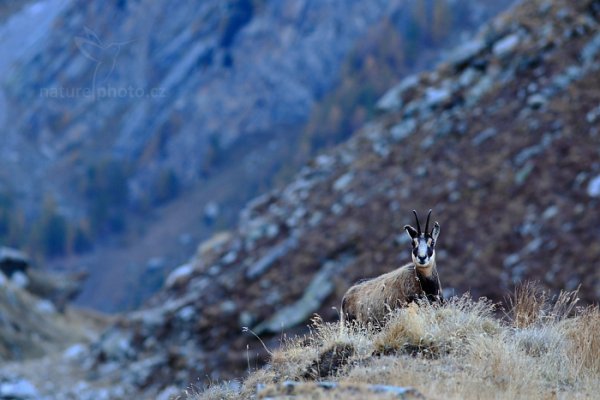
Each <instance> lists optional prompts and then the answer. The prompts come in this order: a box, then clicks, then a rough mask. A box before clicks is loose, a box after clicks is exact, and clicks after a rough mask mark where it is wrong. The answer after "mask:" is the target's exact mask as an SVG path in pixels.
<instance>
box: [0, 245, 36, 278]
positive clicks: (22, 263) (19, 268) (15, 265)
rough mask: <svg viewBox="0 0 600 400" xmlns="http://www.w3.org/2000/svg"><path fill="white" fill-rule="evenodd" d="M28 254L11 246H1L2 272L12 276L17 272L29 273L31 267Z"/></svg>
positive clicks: (0, 261)
mask: <svg viewBox="0 0 600 400" xmlns="http://www.w3.org/2000/svg"><path fill="white" fill-rule="evenodd" d="M29 266H30V264H29V257H28V256H27V254H25V253H23V252H21V251H19V250H16V249H11V248H9V247H0V272H2V273H3V274H4V275H6V276H7V277H9V278H10V277H11V276H12V275H13V274H14V273H15V272H22V273H27V270H28V269H29Z"/></svg>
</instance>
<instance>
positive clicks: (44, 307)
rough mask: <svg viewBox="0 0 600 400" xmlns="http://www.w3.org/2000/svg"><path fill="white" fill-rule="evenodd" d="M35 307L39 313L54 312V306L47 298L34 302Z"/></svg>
mask: <svg viewBox="0 0 600 400" xmlns="http://www.w3.org/2000/svg"><path fill="white" fill-rule="evenodd" d="M35 309H36V310H37V311H38V312H39V313H40V314H55V313H56V307H54V304H52V302H50V301H48V300H40V301H38V302H37V303H36V304H35Z"/></svg>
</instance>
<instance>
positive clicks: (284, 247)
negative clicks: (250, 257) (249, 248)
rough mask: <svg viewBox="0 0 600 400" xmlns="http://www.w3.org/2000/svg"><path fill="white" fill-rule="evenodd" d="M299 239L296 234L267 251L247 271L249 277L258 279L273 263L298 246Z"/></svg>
mask: <svg viewBox="0 0 600 400" xmlns="http://www.w3.org/2000/svg"><path fill="white" fill-rule="evenodd" d="M297 245H298V240H297V239H296V237H295V236H290V237H289V238H287V239H286V240H284V241H282V242H281V243H279V244H278V245H276V246H274V247H272V248H271V249H270V250H269V251H267V253H266V254H265V255H264V256H262V257H261V258H260V259H259V260H258V261H257V262H255V263H254V264H252V265H251V266H250V267H249V268H248V271H247V272H246V277H247V278H248V279H256V278H258V277H259V276H261V275H262V274H264V273H265V272H267V270H268V269H269V268H270V267H271V266H272V265H273V264H275V262H276V261H278V260H279V259H280V258H282V257H283V256H285V255H286V254H287V253H288V252H290V251H291V250H292V249H294V248H296V246H297Z"/></svg>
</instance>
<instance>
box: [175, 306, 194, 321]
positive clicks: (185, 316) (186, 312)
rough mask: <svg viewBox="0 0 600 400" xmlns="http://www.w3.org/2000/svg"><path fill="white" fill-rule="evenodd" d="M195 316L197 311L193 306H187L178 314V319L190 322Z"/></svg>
mask: <svg viewBox="0 0 600 400" xmlns="http://www.w3.org/2000/svg"><path fill="white" fill-rule="evenodd" d="M194 315H196V309H195V308H194V307H193V306H185V307H183V308H182V309H181V310H179V311H178V312H177V318H179V319H180V320H182V321H185V322H190V321H191V320H192V319H193V318H194Z"/></svg>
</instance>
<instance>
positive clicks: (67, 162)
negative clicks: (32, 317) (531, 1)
mask: <svg viewBox="0 0 600 400" xmlns="http://www.w3.org/2000/svg"><path fill="white" fill-rule="evenodd" d="M506 3H508V1H502V2H497V4H495V5H481V4H480V3H479V2H474V1H469V0H461V1H458V2H456V1H449V0H428V1H424V2H418V3H414V2H407V1H404V0H395V1H392V2H389V1H381V0H376V1H370V2H361V1H356V0H348V1H345V0H344V1H341V0H336V1H332V2H322V1H315V0H289V1H283V2H282V1H259V0H228V1H225V2H223V1H217V0H210V1H205V2H202V3H195V2H190V1H188V0H181V1H175V2H165V1H162V0H161V1H158V2H157V1H149V0H139V1H136V0H129V1H110V2H101V1H97V0H93V1H82V0H43V1H39V2H34V3H31V4H29V5H27V6H26V7H24V8H23V10H22V11H21V12H19V13H16V14H14V16H13V18H12V19H11V20H10V21H8V22H7V24H6V25H5V26H3V27H2V28H1V29H4V32H5V33H6V35H0V46H2V48H3V49H4V50H5V51H4V52H5V53H6V54H7V57H6V58H3V59H2V60H0V72H3V73H2V74H1V75H2V78H0V129H1V130H2V135H0V241H3V242H6V244H9V245H11V246H15V247H19V248H27V250H28V251H29V252H30V253H31V254H33V255H34V256H39V258H41V257H42V256H45V257H48V258H50V259H52V260H53V261H54V264H53V266H55V267H57V268H66V269H79V268H81V267H82V266H83V267H87V268H89V270H90V272H91V275H90V281H89V284H88V285H87V286H86V287H85V288H84V293H83V295H82V300H81V301H82V303H83V304H85V305H91V306H93V307H102V308H103V309H106V310H111V311H114V310H120V309H124V308H132V307H135V306H136V305H138V304H139V303H140V301H141V299H144V298H145V297H146V296H147V295H148V293H151V292H152V291H153V290H156V288H157V285H159V284H160V282H161V279H163V278H164V275H165V274H166V273H167V272H168V269H169V268H173V267H174V266H175V265H176V264H177V263H179V262H182V261H183V260H184V259H185V258H186V257H188V256H189V254H190V251H191V247H190V246H188V245H186V244H185V243H190V241H197V240H200V239H201V238H205V237H206V236H207V235H208V234H210V233H211V232H212V231H213V230H215V229H217V230H218V229H219V228H223V227H230V226H232V224H233V223H234V222H235V221H236V220H237V215H238V211H239V208H240V207H241V205H242V204H244V203H245V202H246V201H247V200H248V199H249V198H252V197H254V196H256V195H257V194H259V193H262V192H263V191H264V190H266V189H269V188H272V187H273V186H274V184H275V183H274V182H283V181H287V179H289V176H291V174H292V171H295V170H296V168H297V166H298V165H301V164H302V163H303V162H304V161H305V160H306V158H307V157H309V156H311V155H312V154H313V153H314V152H315V151H317V150H319V149H320V148H323V147H325V146H331V145H333V144H335V143H337V142H339V141H341V140H343V139H345V138H347V137H348V136H349V135H350V134H351V132H352V131H354V130H355V129H356V128H357V127H358V126H360V125H362V123H363V122H364V121H366V120H368V119H369V118H370V117H371V116H372V114H373V112H374V110H373V105H374V103H375V100H376V98H377V97H378V96H379V95H380V94H381V92H382V91H383V90H384V88H385V87H386V85H387V83H386V82H391V81H393V80H395V79H397V78H398V77H400V76H403V75H404V74H406V73H408V72H409V71H414V70H416V69H419V68H422V67H423V66H425V65H429V64H430V63H431V62H432V61H433V60H435V59H436V57H437V55H438V54H439V53H438V49H439V47H441V46H443V45H444V44H447V43H449V42H451V41H452V40H456V39H457V38H458V36H459V34H460V33H461V32H464V31H465V30H468V29H470V28H472V27H474V26H478V24H479V23H480V22H481V21H482V20H485V19H486V18H487V17H488V16H489V15H491V14H493V13H494V12H495V10H498V9H501V8H502V7H503V6H504V5H505V4H506ZM165 9H168V10H169V12H168V13H164V12H163V10H165ZM459 18H460V20H459ZM388 39H389V40H390V42H389V43H387V44H385V43H386V41H387V40H388ZM391 39H394V40H393V41H392V40H391ZM384 44H385V45H384ZM405 53H406V54H405ZM374 65H375V67H373V66H374ZM332 92H333V93H332ZM328 96H329V97H328ZM319 108H322V109H323V110H324V111H323V112H318V109H319ZM313 114H314V115H316V116H315V117H312V118H311V115H313ZM340 116H341V117H340ZM309 118H310V120H311V122H310V124H311V127H310V128H309V129H307V133H304V125H305V124H306V123H307V121H308V120H309ZM347 121H351V123H347ZM315 127H317V129H315ZM174 200H179V201H178V202H175V203H174ZM173 204H175V205H173ZM165 205H166V208H167V211H164V210H163V209H162V208H163V207H165ZM169 205H171V208H170V209H169ZM176 209H179V210H182V211H181V212H184V213H188V215H186V216H185V217H181V216H180V215H178V213H177V212H176V211H177V210H176ZM206 210H208V211H210V210H213V211H215V210H216V212H212V213H208V214H210V216H209V217H207V218H205V215H204V214H205V211H206ZM207 221H208V222H207ZM161 232H165V233H161ZM166 232H176V233H173V234H171V233H166ZM175 236H181V237H182V239H181V240H179V238H178V237H175ZM147 237H152V239H148V240H147V242H148V243H146V241H145V238H147ZM142 242H144V244H143V245H142V244H139V243H142ZM132 243H133V244H132ZM180 243H184V244H183V245H181V244H180ZM92 249H96V251H92V252H90V250H92ZM157 260H158V261H160V262H156V261H157ZM156 265H158V266H159V267H160V268H155V267H152V266H156ZM161 266H162V267H161ZM124 269H126V270H127V271H128V273H129V275H128V276H129V277H130V280H131V283H128V284H125V283H119V285H118V287H117V288H115V287H114V285H115V283H114V279H113V277H114V276H115V275H119V274H120V271H122V270H124ZM165 271H167V272H165ZM145 275H149V277H146V276H145ZM146 278H147V279H146ZM103 279H104V280H103ZM136 282H137V285H138V288H137V289H135V287H134V286H135V284H136ZM139 282H143V283H139ZM107 287H108V288H110V289H107ZM113 289H114V290H115V298H114V299H112V298H111V300H110V301H108V302H107V301H106V296H103V291H105V290H111V291H113Z"/></svg>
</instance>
